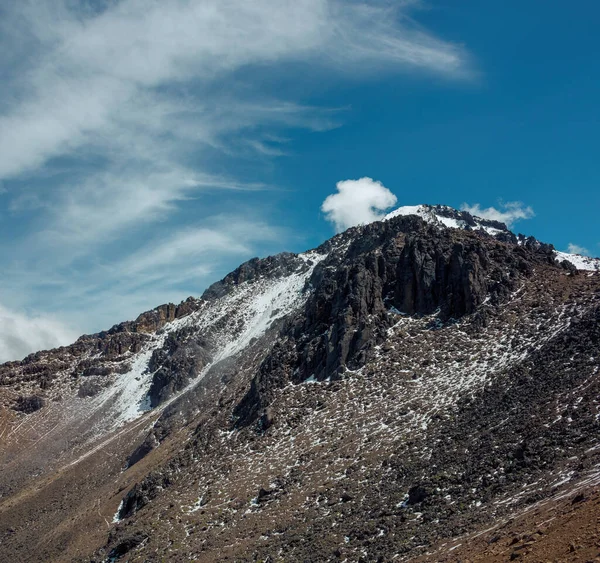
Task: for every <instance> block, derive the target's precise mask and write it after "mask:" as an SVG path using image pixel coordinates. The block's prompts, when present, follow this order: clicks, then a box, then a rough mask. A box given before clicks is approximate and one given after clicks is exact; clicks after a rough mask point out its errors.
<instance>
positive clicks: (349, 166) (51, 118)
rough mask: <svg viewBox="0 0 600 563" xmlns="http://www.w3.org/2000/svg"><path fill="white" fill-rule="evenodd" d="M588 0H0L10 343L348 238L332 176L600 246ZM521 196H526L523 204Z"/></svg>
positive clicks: (189, 291) (3, 254) (63, 334)
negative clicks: (327, 206) (331, 211)
mask: <svg viewBox="0 0 600 563" xmlns="http://www.w3.org/2000/svg"><path fill="white" fill-rule="evenodd" d="M599 18H600V5H599V4H598V3H597V2H594V1H592V0H587V1H585V0H584V1H582V2H578V3H574V4H573V3H571V4H569V5H566V4H565V3H564V2H557V1H534V0H530V1H528V2H526V3H523V2H516V1H514V2H513V1H505V2H502V3H499V2H456V1H450V0H430V1H428V2H420V1H418V0H404V1H396V2H387V1H385V0H376V1H369V0H364V1H360V0H356V1H342V0H295V1H294V2H284V1H281V0H278V1H275V0H255V1H253V2H241V1H239V0H202V1H193V0H162V1H160V2H153V1H147V0H144V1H142V0H120V1H117V0H102V1H100V0H97V1H92V0H87V1H86V0H79V1H77V0H43V1H36V2H33V1H28V0H25V1H22V2H19V3H8V2H7V3H3V4H0V79H1V81H2V85H3V88H2V90H1V91H0V233H1V234H2V237H3V239H2V240H3V241H4V244H3V245H2V247H1V248H0V259H1V260H2V264H3V271H2V277H1V278H0V280H1V283H0V319H2V323H1V328H0V359H14V358H19V357H22V356H23V355H25V354H26V353H27V352H29V351H32V350H35V349H39V348H42V347H48V346H54V345H57V344H61V343H67V342H69V341H70V340H72V339H73V338H75V337H77V336H78V335H79V334H81V333H83V332H93V331H97V330H101V329H104V328H108V327H110V326H111V325H112V324H114V323H116V322H119V321H122V320H126V319H129V318H133V317H135V316H137V314H138V313H140V312H141V311H143V310H147V309H149V308H152V307H154V306H156V305H158V304H160V303H163V302H167V301H175V302H177V301H180V300H181V299H183V298H185V297H187V296H188V295H199V294H200V293H201V292H202V290H203V289H204V288H205V287H206V286H207V285H208V284H209V283H211V282H212V281H215V280H216V279H218V278H219V277H221V276H222V275H223V274H225V273H226V272H227V271H229V270H231V269H232V268H234V267H235V266H236V265H237V264H239V263H240V262H241V261H243V260H245V259H247V258H250V257H252V256H255V255H259V256H261V255H266V254H270V253H275V252H279V251H282V250H291V251H302V250H305V249H307V248H310V247H314V246H316V245H318V244H319V243H320V242H322V241H323V240H325V239H326V238H329V237H330V236H331V235H332V234H333V232H334V226H333V225H332V224H331V223H330V222H328V221H327V218H326V217H325V215H324V213H323V212H322V211H321V205H322V203H323V201H324V200H325V198H326V197H327V196H328V195H330V194H331V193H333V192H335V191H336V183H338V182H340V181H344V180H348V179H358V178H362V177H365V176H367V177H370V178H373V179H374V180H377V181H379V182H381V183H382V184H383V185H385V186H386V187H387V188H388V189H389V190H390V191H391V192H393V193H394V194H395V195H396V197H397V201H398V205H412V204H419V203H443V204H447V205H451V206H454V207H461V206H463V205H468V206H476V205H479V208H480V209H489V208H492V207H493V208H494V209H495V210H497V211H498V212H505V213H509V215H507V217H508V218H509V219H510V218H511V215H510V214H511V213H513V214H514V211H515V209H520V210H521V211H523V210H525V212H524V213H522V214H524V215H527V216H530V218H529V219H527V220H520V221H515V222H514V223H513V225H512V228H513V230H515V231H517V232H524V233H526V234H533V235H535V236H536V237H538V238H539V239H541V240H543V241H547V242H552V243H553V244H554V245H555V246H556V247H557V248H558V249H561V250H566V249H567V248H568V247H569V245H576V246H577V247H580V248H581V249H582V250H581V251H582V252H584V253H588V254H590V255H594V256H596V255H599V254H600V246H599V243H600V233H599V232H598V227H597V225H598V223H597V216H598V209H600V190H599V189H598V178H599V172H598V156H597V155H598V153H599V152H600V150H599V149H600V128H599V125H600V124H599V114H600V110H599V108H598V102H597V101H598V100H599V99H600V65H599V64H598V58H599V55H600V44H599V41H598V38H597V33H596V29H595V27H596V25H595V24H596V23H597V22H598V21H599ZM511 202H521V205H520V206H515V205H514V204H513V205H512V206H511V205H509V206H508V207H506V204H510V203H511Z"/></svg>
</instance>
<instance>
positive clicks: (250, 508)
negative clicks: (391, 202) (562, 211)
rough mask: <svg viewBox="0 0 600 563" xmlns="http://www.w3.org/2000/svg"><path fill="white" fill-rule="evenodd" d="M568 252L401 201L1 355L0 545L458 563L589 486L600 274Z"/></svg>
mask: <svg viewBox="0 0 600 563" xmlns="http://www.w3.org/2000/svg"><path fill="white" fill-rule="evenodd" d="M415 213H416V215H415ZM559 258H560V256H557V253H556V251H555V250H554V248H553V247H552V246H551V245H547V244H543V243H540V242H539V241H537V240H535V239H533V238H531V237H529V238H527V237H524V236H522V235H514V234H513V233H511V232H510V231H508V230H507V229H506V227H505V225H503V224H501V223H498V222H491V221H486V220H484V219H481V218H477V217H472V216H471V215H469V214H468V213H466V212H460V211H456V210H452V209H450V208H447V207H443V206H420V207H419V208H418V209H417V208H402V209H401V210H398V212H397V213H393V214H391V216H390V217H388V219H387V220H386V221H383V222H377V223H373V224H370V225H366V226H362V227H356V228H352V229H349V230H348V231H346V232H345V233H342V234H340V235H337V236H336V237H334V238H333V239H331V240H330V241H327V242H326V243H324V244H323V245H322V246H320V247H319V248H317V249H315V250H314V251H310V252H307V253H304V254H301V255H295V254H289V253H284V254H280V255H277V256H274V257H269V258H266V259H253V260H250V261H248V262H246V263H245V264H242V265H241V266H240V267H239V268H238V269H236V270H235V271H234V272H232V273H231V274H229V275H228V276H226V277H225V278H224V279H223V280H221V281H220V282H217V283H216V284H213V285H212V286H211V287H209V288H208V289H207V290H206V291H205V292H204V294H203V296H202V297H201V298H200V299H193V298H190V299H188V300H187V301H184V302H183V303H182V304H180V305H178V306H175V305H172V304H169V305H164V306H161V307H158V308H157V309H154V310H153V311H150V312H148V313H144V314H142V315H140V316H139V317H138V318H137V319H136V320H135V321H130V322H126V323H121V324H120V325H116V326H115V327H113V328H112V329H110V330H109V331H106V332H102V333H99V334H97V335H92V336H85V337H82V338H80V339H79V340H78V341H77V342H76V343H75V344H73V345H72V346H69V347H65V348H61V349H57V350H53V351H47V352H39V353H37V354H34V355H31V356H29V357H28V358H26V359H25V360H24V361H23V362H11V363H9V364H5V365H4V366H1V367H0V382H1V386H0V391H1V392H2V393H1V394H0V400H1V401H2V402H3V404H4V405H6V406H9V407H12V408H10V409H6V413H7V414H6V415H5V414H4V413H3V417H4V418H0V446H1V447H2V448H3V454H4V455H3V456H1V457H0V459H2V460H4V461H2V465H1V469H2V471H0V491H1V493H2V499H5V500H2V499H0V501H2V502H0V508H1V510H0V534H1V533H3V532H2V530H9V531H8V532H6V534H5V535H4V537H2V541H1V542H0V560H7V561H12V560H15V561H17V560H23V561H47V560H52V561H80V562H83V561H87V562H91V561H104V560H107V559H110V560H114V561H121V560H123V561H125V560H127V561H132V562H133V561H161V560H172V561H189V560H195V561H226V560H230V561H261V560H262V561H268V560H273V561H277V560H290V561H329V560H334V561H335V560H340V561H343V560H347V561H391V560H402V559H403V558H404V559H414V558H416V557H417V556H423V557H424V559H423V560H430V561H442V560H446V561H453V560H455V559H453V553H454V552H450V551H446V552H443V553H441V555H440V552H436V551H435V549H436V546H442V548H441V549H442V550H443V549H450V548H449V546H450V544H451V541H450V540H451V539H452V538H456V537H458V536H461V535H463V534H465V533H469V532H471V531H472V532H476V531H478V530H481V529H487V528H489V527H491V526H493V525H494V524H495V523H497V522H501V521H502V520H503V519H505V518H508V517H509V516H511V515H512V514H513V513H514V512H516V511H519V510H522V509H524V508H527V507H531V506H532V505H533V504H534V503H536V502H539V501H541V500H544V501H546V502H553V501H552V499H553V498H554V496H555V495H557V494H564V493H563V492H562V491H563V490H564V489H565V488H568V487H575V486H578V485H577V483H580V482H592V481H593V480H594V479H597V482H598V483H600V447H599V446H600V443H599V441H598V435H599V433H598V431H599V426H598V418H599V416H600V410H599V409H600V405H599V403H598V399H597V397H598V396H599V394H600V373H599V369H600V363H599V358H600V329H599V327H600V274H598V273H595V271H594V270H592V269H591V268H590V269H589V271H588V273H586V274H583V275H582V273H581V271H580V270H578V269H577V268H576V267H575V266H574V265H573V262H571V261H567V263H566V264H562V260H559ZM32 444H33V446H32ZM590 480H592V481H590ZM586 498H587V497H586ZM40 506H44V507H46V508H45V510H43V511H40V510H39V507H40ZM111 522H112V523H111ZM15 523H18V524H17V525H15ZM20 523H24V524H20ZM25 523H26V524H25ZM107 525H108V528H109V530H108V531H107ZM82 529H86V530H88V533H86V534H85V537H83V536H84V535H82V534H81V530H82ZM525 543H527V542H525ZM527 545H529V544H527ZM24 546H28V547H27V548H25V547H24ZM443 546H448V547H446V548H444V547H443ZM486 549H487V548H486ZM424 552H430V555H426V554H425V553H424ZM514 552H515V553H516V551H514ZM456 553H458V551H457V552H456ZM472 555H473V554H472V553H471V554H470V555H469V557H471V556H472Z"/></svg>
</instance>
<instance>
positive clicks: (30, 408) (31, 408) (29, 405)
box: [14, 395, 46, 414]
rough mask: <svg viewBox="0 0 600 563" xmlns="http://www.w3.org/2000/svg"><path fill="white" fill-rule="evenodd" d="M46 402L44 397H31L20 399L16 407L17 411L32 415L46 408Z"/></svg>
mask: <svg viewBox="0 0 600 563" xmlns="http://www.w3.org/2000/svg"><path fill="white" fill-rule="evenodd" d="M45 404H46V401H44V399H43V398H42V397H38V396H37V395H30V396H29V397H19V398H18V399H17V402H16V404H15V406H14V409H15V410H17V411H21V412H24V413H25V414H31V413H33V412H35V411H38V410H40V409H41V408H43V407H44V405H45Z"/></svg>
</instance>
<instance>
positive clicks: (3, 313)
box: [0, 305, 77, 362]
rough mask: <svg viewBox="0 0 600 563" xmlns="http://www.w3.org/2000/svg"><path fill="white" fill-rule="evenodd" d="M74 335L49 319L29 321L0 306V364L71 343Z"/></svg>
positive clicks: (32, 318)
mask: <svg viewBox="0 0 600 563" xmlns="http://www.w3.org/2000/svg"><path fill="white" fill-rule="evenodd" d="M76 338H77V335H76V334H75V332H74V331H72V330H71V329H69V328H67V327H66V326H64V325H63V324H62V323H60V322H59V321H57V320H55V319H53V318H50V317H41V316H35V317H31V316H28V315H26V314H24V313H20V312H17V311H11V310H9V309H6V308H5V307H3V306H2V305H0V362H7V361H9V360H20V359H22V358H24V357H25V356H26V355H27V354H29V353H31V352H35V351H37V350H45V349H50V348H55V347H57V346H63V345H66V344H70V343H71V342H74V341H75V339H76Z"/></svg>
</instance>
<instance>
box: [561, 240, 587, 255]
mask: <svg viewBox="0 0 600 563" xmlns="http://www.w3.org/2000/svg"><path fill="white" fill-rule="evenodd" d="M567 252H568V253H569V254H581V255H583V256H589V254H590V251H589V250H588V249H587V248H585V247H583V246H579V245H578V244H573V243H572V242H570V243H569V246H568V247H567Z"/></svg>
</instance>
